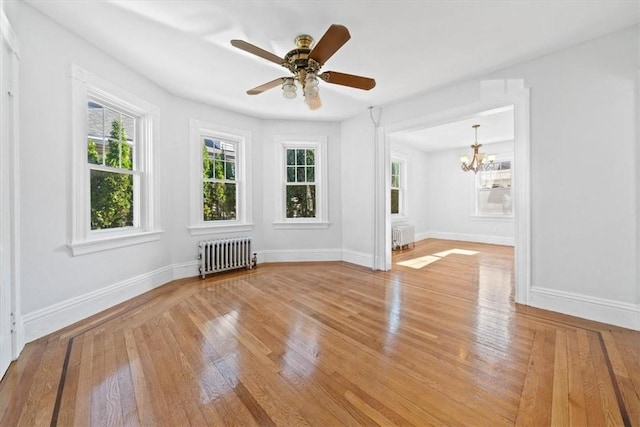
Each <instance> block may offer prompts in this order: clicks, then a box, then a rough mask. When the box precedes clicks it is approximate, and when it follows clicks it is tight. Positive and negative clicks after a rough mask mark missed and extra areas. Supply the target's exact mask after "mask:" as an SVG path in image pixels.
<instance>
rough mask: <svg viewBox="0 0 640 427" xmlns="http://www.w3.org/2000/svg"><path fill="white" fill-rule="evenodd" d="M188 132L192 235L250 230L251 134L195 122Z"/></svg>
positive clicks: (191, 124)
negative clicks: (249, 165) (247, 183)
mask: <svg viewBox="0 0 640 427" xmlns="http://www.w3.org/2000/svg"><path fill="white" fill-rule="evenodd" d="M190 129H191V130H190V138H191V151H190V152H191V168H190V169H191V198H190V199H191V226H190V227H189V230H190V232H191V234H192V235H202V234H211V233H218V232H235V231H248V230H251V229H252V228H253V226H252V224H251V221H250V214H251V209H249V201H250V194H249V191H250V188H248V186H247V185H246V182H248V181H249V169H248V168H247V167H246V164H247V163H248V162H249V146H250V141H251V134H250V133H249V132H246V131H242V130H239V129H232V128H229V127H227V126H222V125H219V124H215V123H207V122H204V121H200V120H194V119H192V120H191V121H190Z"/></svg>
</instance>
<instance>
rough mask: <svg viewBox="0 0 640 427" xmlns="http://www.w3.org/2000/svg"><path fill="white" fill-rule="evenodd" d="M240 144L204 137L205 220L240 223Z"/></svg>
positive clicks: (203, 214) (203, 180)
mask: <svg viewBox="0 0 640 427" xmlns="http://www.w3.org/2000/svg"><path fill="white" fill-rule="evenodd" d="M237 144H238V143H237V142H235V141H225V140H224V139H220V138H216V137H213V136H206V135H205V136H202V157H203V159H202V160H203V162H202V219H203V221H205V222H206V221H233V220H236V219H237V211H238V204H237V200H238V185H237V183H236V153H237V151H238V150H237Z"/></svg>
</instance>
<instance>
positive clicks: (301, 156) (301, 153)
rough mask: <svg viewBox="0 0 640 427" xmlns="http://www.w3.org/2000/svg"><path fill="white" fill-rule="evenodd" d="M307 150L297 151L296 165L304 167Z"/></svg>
mask: <svg viewBox="0 0 640 427" xmlns="http://www.w3.org/2000/svg"><path fill="white" fill-rule="evenodd" d="M305 152H306V150H296V165H304V162H305V160H304V153H305Z"/></svg>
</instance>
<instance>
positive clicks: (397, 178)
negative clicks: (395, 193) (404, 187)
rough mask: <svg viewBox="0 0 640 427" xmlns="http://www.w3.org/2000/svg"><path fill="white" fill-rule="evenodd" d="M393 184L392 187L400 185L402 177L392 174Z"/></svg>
mask: <svg viewBox="0 0 640 427" xmlns="http://www.w3.org/2000/svg"><path fill="white" fill-rule="evenodd" d="M391 186H392V187H396V188H398V187H400V177H399V176H394V175H391Z"/></svg>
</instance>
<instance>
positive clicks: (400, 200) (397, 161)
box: [390, 153, 407, 220]
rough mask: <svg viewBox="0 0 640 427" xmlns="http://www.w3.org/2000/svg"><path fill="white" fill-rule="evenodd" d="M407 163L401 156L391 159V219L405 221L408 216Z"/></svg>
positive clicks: (393, 155) (394, 156)
mask: <svg viewBox="0 0 640 427" xmlns="http://www.w3.org/2000/svg"><path fill="white" fill-rule="evenodd" d="M406 164H407V163H406V161H405V159H404V158H402V157H401V156H400V155H399V154H397V153H396V154H394V153H392V158H391V194H390V198H391V218H392V220H393V219H396V220H399V219H404V218H402V217H404V216H405V215H406V191H405V189H406V185H407V183H406V177H407V171H406Z"/></svg>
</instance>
